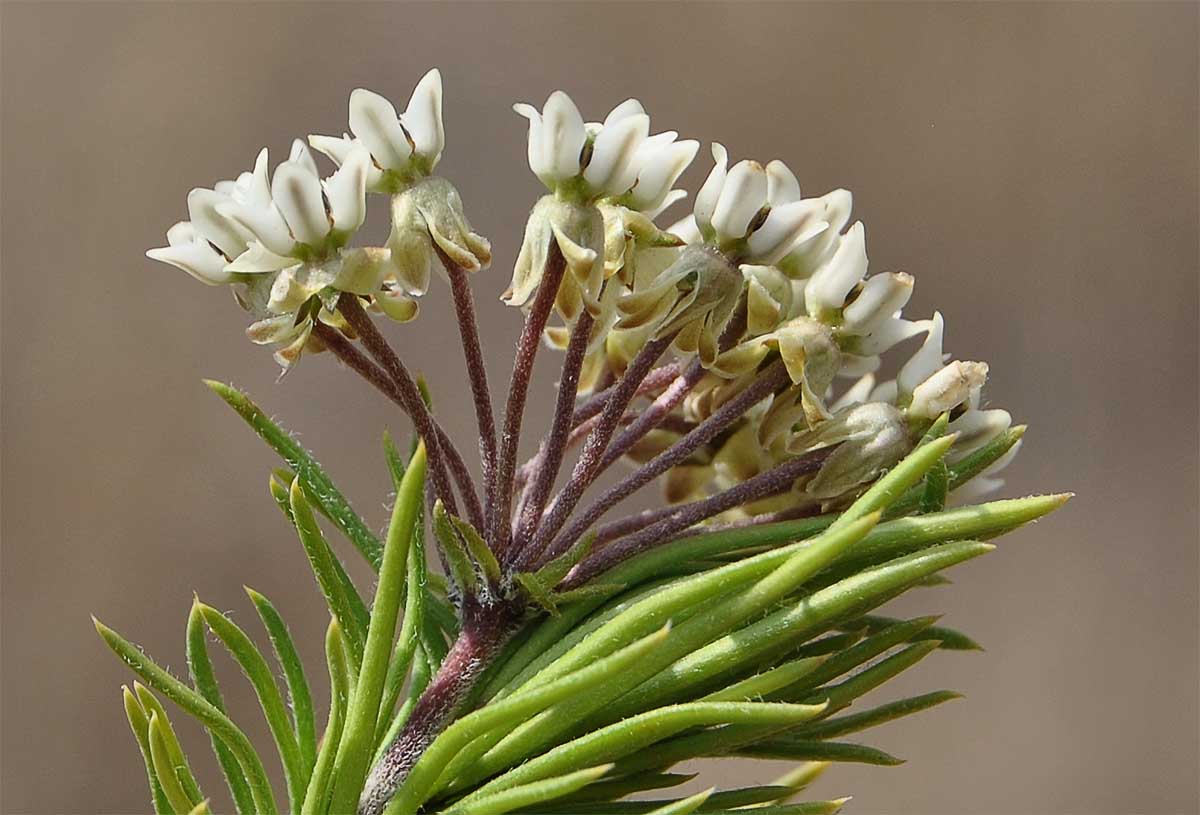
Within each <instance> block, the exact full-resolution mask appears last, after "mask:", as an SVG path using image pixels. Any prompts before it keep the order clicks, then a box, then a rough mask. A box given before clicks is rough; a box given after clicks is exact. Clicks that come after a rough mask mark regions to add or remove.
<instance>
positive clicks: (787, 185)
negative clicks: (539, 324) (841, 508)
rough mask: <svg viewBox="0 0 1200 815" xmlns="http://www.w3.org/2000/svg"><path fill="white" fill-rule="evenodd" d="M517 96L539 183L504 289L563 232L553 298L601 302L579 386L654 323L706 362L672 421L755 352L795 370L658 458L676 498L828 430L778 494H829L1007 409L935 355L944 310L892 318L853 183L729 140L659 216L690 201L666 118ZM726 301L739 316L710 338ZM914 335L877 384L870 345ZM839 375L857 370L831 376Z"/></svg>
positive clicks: (713, 395) (902, 278) (525, 278)
mask: <svg viewBox="0 0 1200 815" xmlns="http://www.w3.org/2000/svg"><path fill="white" fill-rule="evenodd" d="M516 110H517V112H518V113H520V114H521V115H523V116H525V117H526V118H528V119H529V121H530V129H529V164H530V168H531V169H532V170H533V172H534V173H535V174H536V175H537V176H538V177H539V178H540V179H541V180H542V182H543V183H544V184H545V185H546V187H547V188H548V189H550V190H551V193H552V194H551V195H550V196H547V197H546V198H545V199H543V200H542V202H539V204H538V206H537V207H535V208H534V211H533V213H532V214H531V216H530V220H529V225H528V226H527V230H526V239H525V246H524V248H523V249H522V259H521V260H519V261H518V264H517V269H516V271H515V273H514V279H513V286H512V288H511V289H510V293H509V295H508V298H507V299H508V301H509V302H510V303H513V304H517V305H521V304H525V303H527V302H528V301H529V300H530V298H531V297H532V295H533V293H534V292H535V291H536V290H537V288H538V285H539V283H540V282H541V275H542V273H543V271H544V269H545V268H546V267H547V260H548V250H547V247H549V246H550V245H551V244H552V243H553V244H555V245H557V247H558V248H559V250H560V252H561V253H562V255H563V257H564V258H565V259H566V265H567V269H568V272H569V273H568V274H567V275H566V277H565V278H564V282H563V283H562V284H561V288H560V291H559V296H558V300H557V305H558V310H559V313H560V314H561V315H562V316H563V317H564V318H565V319H566V321H567V322H568V324H570V323H572V322H573V321H574V319H575V318H576V317H577V316H578V314H579V313H580V312H581V307H586V308H587V309H588V311H589V312H590V313H591V314H592V315H593V316H594V317H595V318H596V319H595V328H594V329H593V337H594V341H593V345H592V348H591V351H590V353H589V358H588V362H587V367H586V371H585V375H584V381H585V384H588V385H591V386H593V387H596V386H599V385H600V384H602V383H604V382H607V381H611V378H612V377H614V376H617V375H619V374H620V373H621V372H622V371H623V370H624V367H625V366H626V365H627V364H628V362H629V361H630V359H631V358H632V357H633V356H634V355H635V354H636V353H637V351H638V350H639V349H640V348H642V347H643V346H644V345H645V343H646V342H647V341H648V340H649V339H651V338H653V337H661V336H666V335H670V336H672V337H673V338H674V347H675V348H676V349H677V351H679V352H681V353H683V354H684V355H685V356H689V355H691V354H698V358H699V359H700V361H701V362H702V364H703V365H704V367H705V368H706V369H707V370H708V373H707V374H706V375H705V377H704V379H703V380H702V381H701V383H700V384H699V385H698V386H697V387H695V388H693V389H692V391H691V393H690V394H689V395H688V397H687V398H686V400H684V402H683V403H682V404H681V405H680V406H679V407H678V408H677V409H676V411H675V417H674V418H675V419H676V420H677V421H676V422H675V424H677V425H679V426H681V427H685V428H686V427H687V426H689V425H694V424H695V423H696V422H698V421H701V420H703V419H704V418H706V417H707V416H709V415H711V414H712V412H713V411H715V410H716V409H717V408H718V407H720V405H722V404H724V403H725V402H727V401H728V400H730V399H732V398H733V397H734V396H736V394H737V393H739V392H741V391H742V390H744V389H745V388H746V387H748V386H749V385H750V384H751V383H752V382H753V381H754V379H755V377H756V375H757V373H758V372H759V371H760V370H761V368H762V366H763V365H765V364H766V362H767V361H768V360H769V359H771V358H781V359H782V361H783V363H784V365H785V367H786V369H787V372H788V374H789V376H790V379H791V382H792V385H791V386H790V387H789V388H786V389H785V390H783V391H782V392H781V393H777V394H776V395H775V396H774V397H773V398H772V399H770V400H769V401H767V402H765V403H763V404H761V405H760V406H758V407H757V408H756V409H754V410H753V411H751V412H750V413H749V414H747V416H746V417H745V419H744V420H743V421H742V423H741V424H740V425H739V428H738V429H735V432H733V433H730V434H727V435H725V436H723V437H722V438H721V445H722V446H718V447H715V448H714V447H712V446H710V447H709V448H708V449H707V451H706V452H704V453H702V454H698V455H697V456H696V457H694V459H693V463H692V464H689V465H688V466H684V467H677V468H675V469H674V470H673V471H672V473H671V474H669V476H668V479H667V480H668V495H670V496H671V497H672V498H675V499H679V500H681V499H683V498H694V497H696V496H697V495H699V494H703V493H705V492H706V491H708V490H710V489H712V488H713V486H714V485H715V487H717V488H727V487H729V486H732V485H733V484H734V483H736V482H738V481H740V480H743V479H744V478H747V477H750V476H751V475H754V474H756V473H758V472H761V471H762V470H763V469H764V468H766V467H769V466H771V465H773V464H778V463H779V462H780V461H782V460H783V459H786V458H788V457H790V456H795V455H799V454H803V453H805V452H809V451H811V450H814V449H818V448H820V447H824V446H827V445H830V444H840V445H841V446H840V448H839V450H838V451H837V452H836V453H835V454H834V455H833V456H831V458H830V459H829V461H828V462H827V463H826V465H825V466H824V467H823V468H822V470H821V472H820V473H818V474H817V475H816V476H815V477H812V478H808V479H805V480H803V481H802V482H801V483H799V484H798V489H797V493H796V494H795V495H793V496H790V497H787V498H785V499H782V500H783V502H784V503H787V502H788V501H792V502H794V501H797V500H799V501H814V502H825V503H835V502H836V501H837V500H839V499H843V498H845V497H848V496H850V495H853V494H854V493H855V492H856V491H857V490H859V489H860V488H861V486H862V485H865V484H867V483H868V482H870V481H871V480H873V479H874V478H876V477H878V475H879V474H880V473H881V472H883V471H884V470H886V469H887V468H889V467H891V466H892V465H893V464H895V463H896V462H897V461H899V459H900V458H901V457H903V455H904V454H906V453H907V452H908V451H909V450H910V449H911V448H912V446H913V445H914V444H915V443H916V442H917V440H919V438H920V436H921V434H922V433H923V432H924V430H925V429H927V428H928V427H929V426H930V424H931V423H932V422H933V420H935V419H936V418H937V417H938V416H940V415H941V414H943V413H950V415H951V417H952V421H951V422H950V425H949V431H950V432H954V433H958V434H960V437H959V441H958V443H957V444H956V445H955V447H954V452H953V454H952V455H951V456H950V460H951V461H956V460H961V459H962V458H964V457H966V456H968V455H970V454H971V453H973V452H975V451H977V450H979V449H980V448H982V447H984V446H985V445H987V444H988V443H990V442H991V441H993V440H994V439H996V438H997V437H999V436H1000V435H1001V434H1002V433H1004V432H1005V431H1006V430H1008V429H1009V426H1010V424H1011V419H1010V417H1009V415H1008V413H1007V412H1006V411H1003V410H982V409H980V407H979V405H980V398H981V397H980V394H981V389H982V387H983V384H984V382H985V380H986V378H987V365H986V364H984V363H979V362H965V361H958V360H955V361H947V359H946V358H944V357H943V354H942V337H943V333H944V325H943V321H942V317H941V315H940V314H934V316H933V317H932V318H931V319H928V320H915V321H914V320H908V319H905V318H904V317H903V316H902V309H903V308H904V306H905V305H906V304H907V303H908V300H909V298H910V297H911V295H912V290H913V278H912V277H911V276H910V275H908V274H905V273H903V272H887V273H880V274H873V275H871V274H868V259H867V250H866V232H865V229H864V227H863V225H862V223H861V222H855V223H851V222H850V216H851V209H852V203H853V202H852V197H851V195H850V193H849V192H848V191H846V190H840V189H839V190H834V191H832V192H829V193H827V194H825V195H821V196H818V197H812V198H805V197H803V196H802V194H801V189H800V184H799V182H798V181H797V179H796V176H795V175H794V174H793V173H792V171H791V170H790V169H789V168H788V167H787V165H786V164H784V163H783V162H782V161H778V160H776V161H771V162H769V163H767V164H766V165H763V164H760V163H759V162H756V161H752V160H743V161H739V162H737V163H736V164H733V166H732V167H731V166H730V164H729V155H728V152H727V151H726V149H725V147H724V146H722V145H720V144H713V145H712V155H713V159H714V166H713V168H712V170H711V172H710V173H709V175H708V178H707V179H706V181H705V182H704V184H703V185H702V186H701V188H700V190H699V192H698V193H697V195H696V199H695V204H694V207H693V212H692V215H690V216H689V217H687V218H685V219H684V220H682V221H680V222H678V223H676V224H675V225H673V226H671V227H670V228H669V230H667V231H666V232H664V231H662V230H660V229H659V227H657V226H655V225H654V223H653V221H652V219H653V218H654V217H656V216H658V215H659V214H660V213H661V212H662V211H663V210H664V209H666V207H668V206H669V205H670V204H671V203H674V202H675V201H677V200H679V199H681V198H683V197H684V195H685V193H683V192H682V191H680V190H673V189H672V188H673V186H674V184H675V182H676V181H677V180H678V178H679V177H680V175H681V174H682V173H683V171H684V170H685V169H686V168H687V166H688V165H689V163H690V162H691V160H692V158H693V157H694V155H695V152H696V148H695V145H696V143H695V142H693V141H682V142H681V141H676V134H675V133H673V132H672V133H663V134H661V135H660V136H650V135H649V118H648V117H647V116H646V114H645V110H644V109H643V107H642V105H641V104H640V103H638V102H637V101H636V100H629V101H626V102H624V103H622V104H621V105H618V106H617V107H616V108H614V109H613V111H612V112H611V113H610V114H609V115H608V117H606V118H605V120H604V122H603V123H600V124H584V121H583V118H582V116H581V115H580V114H579V111H578V109H577V108H576V106H575V105H574V103H573V102H572V101H571V100H570V98H569V97H568V96H567V95H566V94H564V93H562V92H561V91H558V92H555V93H553V94H551V96H550V98H549V99H548V100H547V101H546V104H545V106H544V108H543V109H542V111H541V112H540V113H539V112H538V111H537V110H535V109H534V108H532V107H530V106H528V105H518V106H517V107H516ZM650 181H652V182H653V183H652V184H650V183H649V182H650ZM643 185H644V186H643ZM601 233H603V234H604V240H601ZM672 237H673V238H675V240H672ZM571 273H574V274H571ZM738 308H740V309H742V310H743V313H744V316H745V329H744V330H743V331H742V332H741V333H740V335H738V336H734V337H732V341H731V342H730V341H728V340H729V338H727V343H726V347H722V348H719V347H718V342H717V337H718V335H719V334H720V333H721V331H722V330H723V329H724V328H725V327H726V326H727V324H728V321H729V320H730V318H731V317H732V316H733V315H734V314H735V313H736V311H737V309H738ZM922 334H924V335H925V340H924V343H923V344H922V345H921V346H920V348H919V349H918V350H917V351H916V352H915V353H914V354H913V355H912V357H911V358H910V359H909V360H908V361H907V362H906V363H905V364H904V365H903V366H902V367H901V368H900V371H899V374H898V375H897V377H896V378H895V379H894V380H889V381H886V382H882V383H879V384H876V372H877V371H878V369H879V368H880V366H881V364H882V358H881V357H882V355H883V354H884V353H885V352H886V351H888V350H889V349H890V348H892V347H893V346H896V345H898V344H900V343H902V342H904V341H905V340H908V339H910V338H913V337H917V336H919V335H922ZM566 337H567V329H552V330H551V331H550V332H548V339H549V340H550V341H551V344H553V345H556V346H559V347H561V346H562V345H564V344H565V342H566ZM847 378H849V379H850V380H852V381H853V384H852V385H851V386H849V387H844V386H839V385H838V384H837V383H838V382H839V381H845V379H847ZM680 432H683V431H682V430H681V431H679V432H672V431H667V430H660V431H656V432H655V433H654V434H652V435H651V436H650V437H648V438H647V440H646V441H645V442H644V443H643V444H641V445H639V447H638V448H637V449H636V451H635V453H634V455H635V457H636V458H640V459H641V458H644V457H645V456H649V455H654V454H655V453H656V452H659V451H661V450H663V449H665V447H666V446H667V445H669V444H670V443H672V442H673V441H674V440H675V439H677V438H678V437H679V433H680ZM1010 458H1011V455H1010V456H1006V457H1005V460H1001V461H999V462H997V463H996V467H995V468H994V469H998V468H999V467H1002V466H1003V465H1004V464H1005V463H1007V459H1010ZM975 483H977V484H982V485H984V486H987V485H990V484H993V483H994V482H992V481H991V480H990V479H988V478H983V479H978V480H977V481H976V482H975ZM775 503H776V504H778V503H779V501H776V502H775Z"/></svg>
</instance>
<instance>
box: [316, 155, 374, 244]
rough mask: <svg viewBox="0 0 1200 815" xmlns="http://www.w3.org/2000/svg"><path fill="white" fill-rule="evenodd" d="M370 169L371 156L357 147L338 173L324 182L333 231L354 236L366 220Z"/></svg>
mask: <svg viewBox="0 0 1200 815" xmlns="http://www.w3.org/2000/svg"><path fill="white" fill-rule="evenodd" d="M370 166H371V154H370V153H369V152H368V151H367V148H365V147H363V146H361V145H359V146H356V147H355V148H354V149H353V150H352V151H351V153H350V154H349V156H347V158H346V160H345V162H343V164H342V166H341V167H340V168H339V169H338V171H337V172H335V173H334V174H333V175H331V176H330V177H329V178H328V179H326V180H325V183H324V187H325V195H326V197H327V198H328V199H329V214H330V217H332V218H333V225H334V227H335V228H336V229H340V230H342V231H343V232H353V231H355V230H356V229H358V228H359V227H360V226H362V223H363V220H364V219H365V218H366V217H367V200H366V199H367V168H368V167H370Z"/></svg>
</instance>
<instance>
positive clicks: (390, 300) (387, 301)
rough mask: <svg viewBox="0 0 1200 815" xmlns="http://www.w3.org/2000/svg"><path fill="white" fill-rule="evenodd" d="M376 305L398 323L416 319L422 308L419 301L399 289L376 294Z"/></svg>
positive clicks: (389, 288) (388, 289)
mask: <svg viewBox="0 0 1200 815" xmlns="http://www.w3.org/2000/svg"><path fill="white" fill-rule="evenodd" d="M375 305H377V306H378V307H379V310H380V311H382V312H383V313H384V314H386V315H387V316H388V317H390V318H391V319H393V320H395V321H396V322H398V323H407V322H409V321H411V320H414V319H416V317H417V314H418V313H419V312H420V310H421V307H420V305H419V304H418V303H417V301H416V300H415V299H414V298H412V297H409V296H408V295H407V294H405V293H404V292H403V291H401V290H400V289H397V288H391V287H388V288H386V289H383V290H382V291H379V292H376V294H375Z"/></svg>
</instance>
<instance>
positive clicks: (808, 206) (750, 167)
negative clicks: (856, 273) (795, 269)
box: [682, 142, 828, 265]
mask: <svg viewBox="0 0 1200 815" xmlns="http://www.w3.org/2000/svg"><path fill="white" fill-rule="evenodd" d="M712 154H713V161H714V162H715V164H714V166H713V169H712V171H711V172H710V173H709V175H708V178H707V179H706V180H705V182H704V185H703V186H702V187H701V188H700V192H699V193H697V195H696V204H695V207H694V210H693V216H694V218H695V224H696V228H697V229H698V230H699V232H700V235H701V236H702V237H703V238H704V239H706V240H708V241H710V242H712V243H713V244H715V245H716V246H718V247H721V248H722V249H723V250H724V251H730V252H731V253H733V254H734V255H735V256H736V258H737V260H738V261H739V262H744V263H752V264H760V265H771V264H773V263H775V262H777V261H778V260H780V259H781V258H783V257H784V256H785V255H786V254H787V253H788V252H789V251H790V250H791V249H792V248H793V247H794V246H795V245H796V244H797V243H803V242H807V241H809V240H811V239H812V238H814V237H815V236H816V235H818V234H820V233H821V232H823V231H824V230H825V229H826V228H827V227H828V224H827V223H826V222H825V221H823V220H821V219H820V217H819V215H820V211H821V209H820V207H819V206H817V205H816V204H814V202H812V201H804V200H802V199H801V198H800V185H799V183H798V182H797V181H796V178H795V176H794V175H793V174H792V172H791V171H790V170H789V169H788V168H787V166H786V165H785V164H784V163H783V162H781V161H772V162H771V163H770V164H768V165H767V166H766V167H763V166H762V165H761V164H759V163H758V162H757V161H750V160H744V161H739V162H738V163H737V164H735V165H733V167H732V168H728V164H729V154H728V152H727V151H726V150H725V147H724V146H723V145H721V144H718V143H715V142H714V143H713V145H712ZM682 228H683V229H684V230H688V227H687V226H686V225H685V226H683V227H682ZM689 231H690V230H689ZM743 242H744V244H743Z"/></svg>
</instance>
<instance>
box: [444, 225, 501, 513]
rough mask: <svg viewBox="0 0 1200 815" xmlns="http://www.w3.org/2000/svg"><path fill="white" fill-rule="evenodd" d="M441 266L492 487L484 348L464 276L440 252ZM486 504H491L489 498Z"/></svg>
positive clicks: (491, 418) (492, 421) (492, 427)
mask: <svg viewBox="0 0 1200 815" xmlns="http://www.w3.org/2000/svg"><path fill="white" fill-rule="evenodd" d="M438 254H439V255H440V256H441V259H442V265H443V266H445V267H446V272H447V274H449V276H450V291H451V292H452V293H453V295H454V311H455V315H456V316H457V318H458V333H459V337H460V338H461V339H462V347H463V356H464V358H465V359H466V362H467V376H468V378H469V379H470V381H471V394H472V396H473V397H474V399H475V421H476V423H477V424H478V425H479V460H480V463H481V465H482V468H483V480H484V484H491V483H492V470H493V469H495V467H496V417H495V415H494V414H493V412H492V396H491V391H490V390H489V388H488V380H487V368H486V367H485V366H484V364H483V346H482V345H481V344H480V342H479V324H478V322H477V321H476V319H475V298H474V296H473V295H472V294H471V286H470V283H469V282H468V280H467V273H466V272H464V271H463V270H462V268H461V267H459V266H458V265H457V264H456V263H454V261H452V260H450V258H449V257H447V256H446V254H445V253H444V252H442V251H441V250H440V249H439V250H438ZM485 500H486V502H487V503H489V504H490V503H491V501H492V496H491V495H486V496H485Z"/></svg>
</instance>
